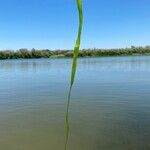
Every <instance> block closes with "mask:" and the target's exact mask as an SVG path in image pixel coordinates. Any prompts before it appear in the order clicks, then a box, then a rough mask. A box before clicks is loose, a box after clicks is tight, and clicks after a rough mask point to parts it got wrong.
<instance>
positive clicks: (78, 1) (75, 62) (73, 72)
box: [70, 0, 83, 87]
mask: <svg viewBox="0 0 150 150" xmlns="http://www.w3.org/2000/svg"><path fill="white" fill-rule="evenodd" d="M77 6H78V12H79V29H78V36H77V40H76V43H75V47H74V54H73V62H72V72H71V84H70V85H71V87H72V86H73V83H74V79H75V74H76V69H77V58H78V54H79V49H80V41H81V33H82V26H83V12H82V0H77Z"/></svg>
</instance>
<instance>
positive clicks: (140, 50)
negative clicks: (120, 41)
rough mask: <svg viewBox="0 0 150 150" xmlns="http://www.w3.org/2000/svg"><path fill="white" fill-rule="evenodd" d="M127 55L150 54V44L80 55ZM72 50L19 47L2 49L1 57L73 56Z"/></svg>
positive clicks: (100, 50)
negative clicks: (15, 49) (14, 49)
mask: <svg viewBox="0 0 150 150" xmlns="http://www.w3.org/2000/svg"><path fill="white" fill-rule="evenodd" d="M126 55H150V46H145V47H134V46H131V48H120V49H83V50H81V51H80V52H79V57H101V56H126ZM72 56H73V51H72V50H49V49H45V50H36V49H32V50H28V49H19V50H17V51H13V50H4V51H0V59H29V58H55V57H56V58H57V57H72Z"/></svg>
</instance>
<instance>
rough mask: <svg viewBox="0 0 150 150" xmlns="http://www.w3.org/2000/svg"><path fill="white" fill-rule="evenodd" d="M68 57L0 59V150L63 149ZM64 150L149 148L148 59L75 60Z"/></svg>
mask: <svg viewBox="0 0 150 150" xmlns="http://www.w3.org/2000/svg"><path fill="white" fill-rule="evenodd" d="M70 69H71V59H39V60H1V61H0V150H63V148H64V139H65V134H64V122H65V111H66V102H67V93H68V87H69V81H70ZM71 101H72V102H71V107H70V127H71V133H70V139H69V150H150V57H149V56H135V57H106V58H84V59H79V63H78V71H77V76H76V82H75V86H74V88H73V91H72V98H71Z"/></svg>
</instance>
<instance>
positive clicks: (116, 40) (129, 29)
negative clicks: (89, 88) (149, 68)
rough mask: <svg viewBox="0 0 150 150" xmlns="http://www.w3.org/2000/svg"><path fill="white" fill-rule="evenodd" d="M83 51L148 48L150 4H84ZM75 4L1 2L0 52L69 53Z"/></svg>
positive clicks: (132, 0)
mask: <svg viewBox="0 0 150 150" xmlns="http://www.w3.org/2000/svg"><path fill="white" fill-rule="evenodd" d="M83 5H84V28H83V35H82V48H116V47H130V46H131V45H136V46H145V45H150V0H83ZM77 15H78V14H77V10H76V0H0V49H19V48H29V49H31V48H38V49H40V48H49V49H72V48H73V45H74V41H75V38H76V35H77V25H78V19H77V17H78V16H77Z"/></svg>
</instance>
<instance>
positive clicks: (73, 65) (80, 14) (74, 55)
mask: <svg viewBox="0 0 150 150" xmlns="http://www.w3.org/2000/svg"><path fill="white" fill-rule="evenodd" d="M76 1H77V7H78V12H79V28H78V36H77V39H76V43H75V47H74V54H73V62H72V71H71V81H70V89H69V94H68V101H67V111H66V120H65V135H66V138H65V148H64V150H67V146H68V140H69V131H70V130H69V106H70V101H71V89H72V86H73V83H74V79H75V74H76V69H77V58H78V54H79V49H80V41H81V33H82V26H83V13H82V0H76Z"/></svg>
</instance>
